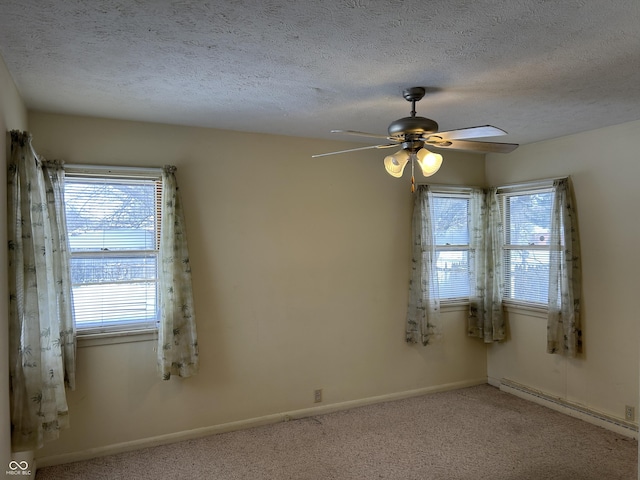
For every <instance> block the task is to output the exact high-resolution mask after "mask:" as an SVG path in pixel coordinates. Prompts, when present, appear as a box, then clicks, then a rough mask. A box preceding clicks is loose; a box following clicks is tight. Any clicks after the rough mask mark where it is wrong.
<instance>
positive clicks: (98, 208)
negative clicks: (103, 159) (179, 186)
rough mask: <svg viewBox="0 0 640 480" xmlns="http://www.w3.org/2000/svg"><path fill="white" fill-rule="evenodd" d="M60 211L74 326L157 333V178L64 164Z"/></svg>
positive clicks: (83, 330) (92, 330)
mask: <svg viewBox="0 0 640 480" xmlns="http://www.w3.org/2000/svg"><path fill="white" fill-rule="evenodd" d="M65 170H66V178H65V191H64V193H65V212H66V217H67V229H68V238H69V247H70V252H71V283H72V292H73V304H74V310H75V322H76V328H77V330H78V332H79V333H97V332H110V331H118V330H120V331H123V330H124V331H126V330H138V329H147V328H156V326H157V322H158V318H159V317H158V309H159V301H158V291H157V290H158V286H157V280H158V247H159V239H160V221H159V220H160V195H161V185H162V183H161V179H160V176H159V174H157V175H153V176H148V175H147V176H142V177H140V176H133V175H129V176H123V175H117V174H114V173H113V171H111V170H107V169H102V170H101V169H100V168H92V169H90V170H91V171H90V173H83V172H75V171H74V169H73V167H70V166H67V167H65Z"/></svg>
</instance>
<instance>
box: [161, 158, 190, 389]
mask: <svg viewBox="0 0 640 480" xmlns="http://www.w3.org/2000/svg"><path fill="white" fill-rule="evenodd" d="M175 171H176V167H174V166H165V167H164V168H163V169H162V207H161V218H162V221H161V223H162V226H161V233H160V271H159V290H160V312H161V313H160V314H161V318H160V327H159V330H158V367H159V372H160V376H161V377H162V379H163V380H169V379H170V378H171V375H178V376H181V377H189V376H191V375H194V374H196V373H197V372H198V366H199V362H198V338H197V334H196V324H195V313H194V309H193V290H192V285H191V265H190V263H189V253H188V249H187V235H186V228H185V222H184V213H183V211H182V201H181V198H180V193H179V191H178V183H177V180H176V176H175Z"/></svg>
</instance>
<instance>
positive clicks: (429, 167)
mask: <svg viewBox="0 0 640 480" xmlns="http://www.w3.org/2000/svg"><path fill="white" fill-rule="evenodd" d="M416 158H417V159H418V165H420V169H421V170H422V174H423V175H424V176H425V177H430V176H431V175H433V174H434V173H436V172H437V171H438V170H439V169H440V165H442V155H440V154H438V153H433V152H430V151H429V150H427V149H426V148H421V149H420V150H418V153H416Z"/></svg>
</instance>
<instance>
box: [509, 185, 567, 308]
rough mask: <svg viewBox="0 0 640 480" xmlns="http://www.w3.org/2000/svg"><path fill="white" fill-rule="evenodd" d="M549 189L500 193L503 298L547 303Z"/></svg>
mask: <svg viewBox="0 0 640 480" xmlns="http://www.w3.org/2000/svg"><path fill="white" fill-rule="evenodd" d="M553 195H554V193H553V189H552V188H550V187H546V188H537V189H529V190H524V191H512V192H508V193H503V194H500V199H501V208H502V214H503V218H504V236H505V238H504V272H505V283H504V289H505V291H504V298H505V299H508V300H514V301H519V302H525V303H536V304H545V305H546V304H547V303H548V298H549V234H550V231H551V209H552V207H553Z"/></svg>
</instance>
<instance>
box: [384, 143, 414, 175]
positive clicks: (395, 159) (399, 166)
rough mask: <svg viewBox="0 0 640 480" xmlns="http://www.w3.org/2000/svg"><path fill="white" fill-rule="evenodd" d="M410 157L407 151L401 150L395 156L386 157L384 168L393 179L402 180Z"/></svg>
mask: <svg viewBox="0 0 640 480" xmlns="http://www.w3.org/2000/svg"><path fill="white" fill-rule="evenodd" d="M409 157H410V155H409V153H407V151H405V150H400V151H398V152H396V153H394V154H393V155H389V156H387V157H384V168H385V170H386V171H387V173H388V174H389V175H391V176H392V177H396V178H400V177H401V176H402V172H404V167H405V166H406V165H407V162H408V161H409Z"/></svg>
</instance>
